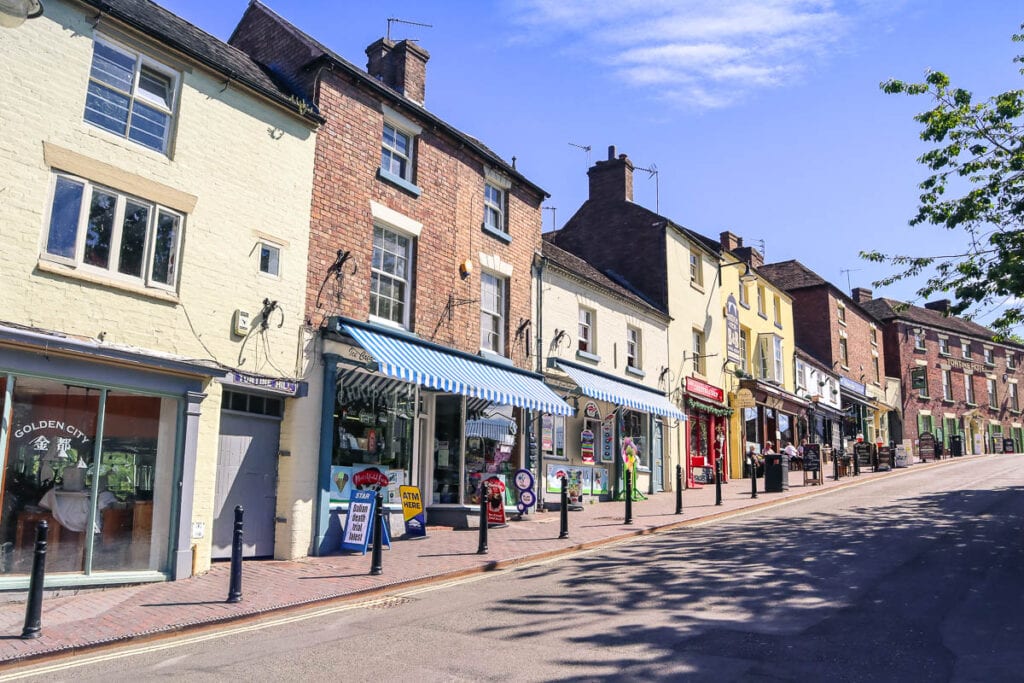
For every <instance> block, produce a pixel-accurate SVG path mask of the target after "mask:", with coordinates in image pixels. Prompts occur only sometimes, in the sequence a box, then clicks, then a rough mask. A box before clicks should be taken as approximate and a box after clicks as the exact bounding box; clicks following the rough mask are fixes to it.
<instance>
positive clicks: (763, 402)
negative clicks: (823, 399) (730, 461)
mask: <svg viewBox="0 0 1024 683" xmlns="http://www.w3.org/2000/svg"><path fill="white" fill-rule="evenodd" d="M744 389H746V390H747V391H749V392H750V393H751V394H752V396H753V398H754V407H753V408H744V409H743V438H744V452H746V451H749V450H750V448H753V449H754V451H755V452H756V453H761V452H763V451H764V450H765V449H766V448H767V447H768V445H769V444H771V448H772V450H773V451H775V452H776V453H777V452H779V451H780V449H781V448H782V447H783V445H784V444H786V443H792V444H794V445H799V439H800V437H801V432H800V423H801V421H802V420H806V415H807V408H808V405H809V402H808V401H805V400H804V399H801V398H799V397H798V396H796V395H794V394H791V393H789V392H788V391H783V390H782V389H779V388H778V387H776V386H774V385H772V384H767V383H765V382H762V381H760V380H756V379H743V380H740V391H742V390H744Z"/></svg>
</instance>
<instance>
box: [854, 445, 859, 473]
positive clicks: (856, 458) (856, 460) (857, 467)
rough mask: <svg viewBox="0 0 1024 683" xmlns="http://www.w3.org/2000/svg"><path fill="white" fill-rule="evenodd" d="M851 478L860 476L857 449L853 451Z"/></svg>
mask: <svg viewBox="0 0 1024 683" xmlns="http://www.w3.org/2000/svg"><path fill="white" fill-rule="evenodd" d="M853 476H855V477H859V476H860V458H859V457H857V449H856V448H854V449H853Z"/></svg>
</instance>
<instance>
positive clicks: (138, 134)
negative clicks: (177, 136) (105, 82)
mask: <svg viewBox="0 0 1024 683" xmlns="http://www.w3.org/2000/svg"><path fill="white" fill-rule="evenodd" d="M170 118H171V117H170V116H168V115H167V114H165V113H163V112H161V111H157V110H156V109H154V108H153V107H149V106H146V105H145V104H142V103H141V102H135V104H134V105H133V106H132V127H131V130H130V131H128V137H129V139H131V140H134V141H135V142H138V143H139V144H141V145H145V146H146V147H149V148H150V149H155V150H157V151H158V152H162V151H164V138H165V136H166V135H167V123H168V121H170Z"/></svg>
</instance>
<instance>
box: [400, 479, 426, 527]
mask: <svg viewBox="0 0 1024 683" xmlns="http://www.w3.org/2000/svg"><path fill="white" fill-rule="evenodd" d="M398 493H399V495H400V496H401V497H402V517H403V518H404V519H405V535H406V536H410V537H413V538H423V537H424V536H426V535H427V524H426V518H425V517H424V516H423V498H422V496H420V490H419V488H417V487H415V486H399V487H398Z"/></svg>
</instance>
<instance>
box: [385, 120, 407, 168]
mask: <svg viewBox="0 0 1024 683" xmlns="http://www.w3.org/2000/svg"><path fill="white" fill-rule="evenodd" d="M412 140H413V138H412V136H411V135H408V134H407V133H404V132H402V131H400V130H399V129H397V128H395V127H394V126H392V125H391V124H390V123H388V122H387V121H385V122H384V138H383V140H382V141H381V146H380V170H381V171H383V172H384V173H387V174H390V175H393V176H395V177H398V178H401V179H402V180H405V181H407V182H410V183H411V182H412Z"/></svg>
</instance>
